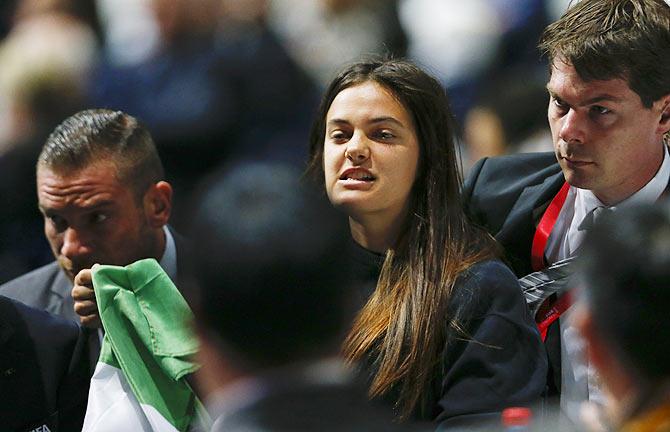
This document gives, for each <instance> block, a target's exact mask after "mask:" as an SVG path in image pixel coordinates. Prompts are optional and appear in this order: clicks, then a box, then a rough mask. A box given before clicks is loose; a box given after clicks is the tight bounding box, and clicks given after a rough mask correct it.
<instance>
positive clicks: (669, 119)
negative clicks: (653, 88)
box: [658, 93, 670, 135]
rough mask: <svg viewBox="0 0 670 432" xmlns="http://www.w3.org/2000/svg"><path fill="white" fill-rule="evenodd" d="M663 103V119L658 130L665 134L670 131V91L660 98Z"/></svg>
mask: <svg viewBox="0 0 670 432" xmlns="http://www.w3.org/2000/svg"><path fill="white" fill-rule="evenodd" d="M658 102H660V104H661V120H660V122H659V124H658V131H659V132H660V133H661V134H662V135H664V134H666V133H667V132H668V131H670V93H669V94H667V95H665V96H663V97H662V98H661V99H659V101H658Z"/></svg>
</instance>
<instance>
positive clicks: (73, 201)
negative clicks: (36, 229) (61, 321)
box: [37, 162, 162, 279]
mask: <svg viewBox="0 0 670 432" xmlns="http://www.w3.org/2000/svg"><path fill="white" fill-rule="evenodd" d="M37 196H38V201H39V207H40V211H41V212H42V214H43V216H44V233H45V234H46V237H47V240H48V241H49V244H50V245H51V250H52V251H53V254H54V256H55V257H56V259H57V260H58V263H59V264H60V266H61V267H62V269H63V270H64V271H65V273H66V274H67V275H68V276H69V277H70V279H74V276H75V275H76V274H77V273H78V272H79V271H80V270H82V269H85V268H90V267H91V266H92V265H93V264H95V263H99V264H113V265H128V264H130V263H132V262H134V261H137V260H138V259H141V258H148V257H154V258H160V257H156V256H155V251H156V234H155V230H152V229H151V227H150V224H149V222H148V220H147V217H146V212H145V208H144V207H145V205H148V203H147V201H146V200H145V202H144V204H142V203H138V202H137V199H136V198H135V196H134V195H133V191H132V189H131V188H130V187H128V186H127V185H123V184H121V183H120V182H119V180H118V179H117V176H116V168H115V165H114V164H113V163H112V162H99V163H96V164H93V165H89V166H87V167H85V168H83V169H80V170H76V171H70V172H61V171H58V170H56V171H54V170H52V169H50V168H48V167H45V166H40V167H39V168H38V170H37ZM161 253H162V252H161Z"/></svg>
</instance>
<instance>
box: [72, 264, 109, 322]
mask: <svg viewBox="0 0 670 432" xmlns="http://www.w3.org/2000/svg"><path fill="white" fill-rule="evenodd" d="M72 298H73V299H74V311H75V313H76V314H77V315H79V322H81V325H82V326H84V327H88V328H100V327H102V322H101V321H100V315H99V314H98V304H97V303H96V302H95V292H94V291H93V281H92V278H91V269H84V270H82V271H80V272H79V273H77V276H75V277H74V287H73V288H72Z"/></svg>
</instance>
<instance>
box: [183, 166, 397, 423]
mask: <svg viewBox="0 0 670 432" xmlns="http://www.w3.org/2000/svg"><path fill="white" fill-rule="evenodd" d="M300 177H301V175H300V173H299V172H296V171H295V170H293V169H289V168H287V167H286V166H282V165H269V164H260V163H256V164H246V165H242V166H238V167H236V169H235V170H233V171H230V172H228V173H227V175H226V176H225V177H223V179H221V180H219V181H216V182H214V183H212V184H211V186H210V187H209V188H208V189H206V190H205V193H204V195H203V197H202V199H201V202H200V204H199V205H198V206H197V212H196V216H195V219H194V228H193V232H192V239H194V240H195V241H196V242H197V244H198V245H199V246H200V247H199V248H198V249H197V250H195V251H194V256H193V266H192V278H193V280H194V282H195V288H194V289H193V292H194V294H195V301H194V314H195V322H196V329H197V332H198V334H199V337H200V341H201V348H200V349H201V351H200V353H199V360H200V363H201V364H202V368H201V369H200V370H199V371H198V372H197V373H196V378H197V382H198V385H199V389H200V393H201V394H202V395H204V396H205V400H206V403H207V406H208V409H209V410H210V413H211V415H212V418H213V419H214V428H213V430H217V431H219V430H221V431H230V432H235V431H250V430H254V431H256V430H257V431H317V430H319V431H392V430H398V428H399V426H397V425H394V424H393V423H392V422H391V418H392V417H391V413H390V412H387V411H386V410H384V409H382V408H378V407H374V406H372V405H370V403H369V402H368V401H367V398H366V396H365V391H364V390H363V387H358V386H356V385H354V384H353V383H352V377H351V372H350V371H349V370H347V368H346V367H345V366H344V365H343V364H342V363H341V361H340V360H338V359H337V357H336V355H337V353H338V352H339V346H340V344H341V342H342V340H341V339H342V337H343V335H344V334H345V330H346V328H347V327H348V325H349V323H350V320H351V319H352V317H353V302H352V299H354V296H353V288H354V287H352V283H351V277H352V273H351V271H350V269H349V268H348V264H347V262H348V261H347V259H348V253H347V250H348V246H349V235H348V232H347V228H346V224H344V223H342V222H344V220H343V218H342V217H341V215H333V214H332V211H333V210H332V209H331V208H330V206H329V204H327V203H326V202H325V200H324V199H323V196H322V194H317V193H314V192H313V191H309V190H308V189H306V188H305V187H304V185H301V183H300ZM212 251H216V252H214V253H212Z"/></svg>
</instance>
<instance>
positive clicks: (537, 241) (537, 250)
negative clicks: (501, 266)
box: [531, 182, 572, 341]
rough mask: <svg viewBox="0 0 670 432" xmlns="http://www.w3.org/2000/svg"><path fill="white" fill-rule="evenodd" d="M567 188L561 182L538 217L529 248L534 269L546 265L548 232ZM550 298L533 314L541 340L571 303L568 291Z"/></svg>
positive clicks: (536, 269) (539, 268)
mask: <svg viewBox="0 0 670 432" xmlns="http://www.w3.org/2000/svg"><path fill="white" fill-rule="evenodd" d="M569 189H570V185H569V184H568V183H567V182H565V183H563V186H562V187H561V189H560V190H559V191H558V193H557V194H556V196H555V197H554V199H553V200H551V203H550V204H549V207H547V210H546V211H545V212H544V214H543V215H542V218H541V219H540V223H539V224H538V225H537V229H536V230H535V235H534V236H533V246H532V249H531V265H532V268H533V270H534V271H539V270H542V269H543V268H545V267H546V266H547V263H546V261H545V259H544V250H545V248H546V247H547V240H549V234H551V230H552V229H554V225H556V221H557V220H558V215H559V213H560V212H561V208H563V204H565V199H566V198H567V196H568V190H569ZM550 299H552V297H549V299H547V300H546V301H545V302H544V304H543V305H542V306H541V307H540V310H538V312H537V314H536V315H535V322H537V323H538V324H537V327H538V329H539V330H540V336H541V337H542V340H543V341H544V340H545V339H546V338H547V330H548V329H549V326H550V325H551V324H552V323H553V322H554V321H556V320H557V319H558V318H559V317H560V316H561V315H562V314H563V312H565V311H566V310H567V309H568V308H569V307H570V306H571V305H572V292H570V291H568V292H566V293H565V294H563V295H562V296H560V297H559V298H558V299H556V300H550Z"/></svg>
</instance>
